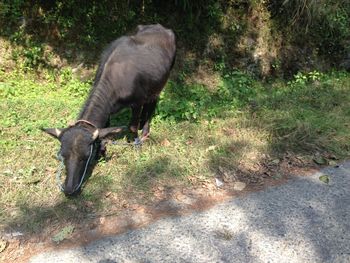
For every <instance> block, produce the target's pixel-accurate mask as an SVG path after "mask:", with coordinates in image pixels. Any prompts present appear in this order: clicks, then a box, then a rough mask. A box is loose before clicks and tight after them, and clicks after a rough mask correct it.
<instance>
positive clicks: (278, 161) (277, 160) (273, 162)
mask: <svg viewBox="0 0 350 263" xmlns="http://www.w3.org/2000/svg"><path fill="white" fill-rule="evenodd" d="M271 163H272V164H274V165H277V164H279V163H280V160H279V159H274V160H272V161H271Z"/></svg>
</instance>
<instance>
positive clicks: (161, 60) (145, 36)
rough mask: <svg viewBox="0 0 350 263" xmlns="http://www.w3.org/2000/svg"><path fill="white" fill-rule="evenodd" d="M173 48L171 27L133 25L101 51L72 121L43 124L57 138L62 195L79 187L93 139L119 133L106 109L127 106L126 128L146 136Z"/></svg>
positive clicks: (95, 145) (173, 41)
mask: <svg viewBox="0 0 350 263" xmlns="http://www.w3.org/2000/svg"><path fill="white" fill-rule="evenodd" d="M175 53H176V45H175V35H174V33H173V31H172V30H170V29H166V28H164V27H163V26H161V25H159V24H157V25H140V26H138V27H137V30H136V33H135V34H134V35H131V36H123V37H121V38H118V39H117V40H115V41H114V42H113V43H111V44H110V45H109V47H108V48H107V49H106V50H105V51H104V53H103V55H102V59H101V63H100V65H99V68H98V70H97V73H96V78H95V81H94V85H93V87H92V89H91V91H90V95H89V97H88V99H87V101H86V102H85V104H84V106H83V107H82V110H81V112H80V114H79V116H78V119H77V121H76V122H75V124H74V125H71V126H69V127H67V128H63V129H58V128H49V129H44V131H45V132H47V133H48V134H50V135H52V136H53V137H55V138H57V139H58V140H59V141H60V142H61V149H60V155H61V156H62V158H63V162H64V165H65V169H66V174H67V176H66V179H65V182H64V184H63V185H62V191H64V193H65V194H66V195H73V194H75V193H78V192H79V191H80V188H81V183H82V181H83V179H84V177H85V174H86V171H87V168H88V166H89V163H90V161H91V157H92V155H93V153H94V152H96V149H95V148H96V147H97V145H99V142H100V141H101V140H102V139H103V138H105V137H106V136H111V135H113V134H116V133H118V132H120V129H119V128H117V127H107V126H108V125H109V118H110V115H111V114H114V113H117V112H118V111H119V110H120V109H122V108H125V107H131V109H132V118H131V121H130V125H129V128H130V131H131V132H132V134H133V135H134V138H137V136H138V135H137V133H138V129H139V128H140V129H142V134H141V139H142V138H145V137H147V136H148V134H149V132H150V122H151V118H152V115H153V113H154V110H155V107H156V104H157V100H158V97H159V93H160V92H161V91H162V89H163V87H164V85H165V83H166V81H167V79H168V77H169V73H170V70H171V68H172V66H173V64H174V60H175Z"/></svg>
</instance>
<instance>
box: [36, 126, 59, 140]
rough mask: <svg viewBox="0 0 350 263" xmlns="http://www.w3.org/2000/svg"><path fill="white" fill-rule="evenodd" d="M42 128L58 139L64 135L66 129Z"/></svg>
mask: <svg viewBox="0 0 350 263" xmlns="http://www.w3.org/2000/svg"><path fill="white" fill-rule="evenodd" d="M41 130H42V131H43V132H46V133H47V134H49V135H51V136H52V137H54V138H56V139H59V138H60V137H61V136H62V133H63V131H64V129H58V128H48V129H41Z"/></svg>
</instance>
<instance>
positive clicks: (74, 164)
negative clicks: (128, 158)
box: [43, 123, 122, 196]
mask: <svg viewBox="0 0 350 263" xmlns="http://www.w3.org/2000/svg"><path fill="white" fill-rule="evenodd" d="M43 131H44V132H46V133H48V134H50V135H51V136H53V137H54V138H56V139H58V140H59V141H60V143H61V148H60V150H59V153H58V155H59V158H60V159H61V160H62V161H63V163H64V166H65V170H66V178H65V181H64V183H63V185H62V186H61V190H62V191H63V192H64V194H65V195H66V196H72V195H75V194H77V193H79V192H80V189H81V185H82V182H83V180H84V179H85V176H86V173H87V171H88V169H89V167H90V166H91V164H92V162H93V160H94V158H95V157H96V154H98V151H99V150H100V143H101V140H102V139H104V138H106V137H108V136H111V135H116V134H118V133H119V132H121V131H122V128H117V127H111V128H104V129H98V128H96V127H92V126H91V125H84V123H83V124H78V123H77V124H75V125H72V126H69V127H68V128H63V129H58V128H48V129H43Z"/></svg>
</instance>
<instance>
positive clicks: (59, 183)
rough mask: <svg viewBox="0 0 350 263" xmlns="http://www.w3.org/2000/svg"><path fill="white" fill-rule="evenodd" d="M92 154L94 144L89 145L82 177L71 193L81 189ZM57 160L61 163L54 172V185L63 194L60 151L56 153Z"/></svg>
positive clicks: (62, 165) (62, 167)
mask: <svg viewBox="0 0 350 263" xmlns="http://www.w3.org/2000/svg"><path fill="white" fill-rule="evenodd" d="M93 152H94V144H91V145H90V154H89V158H88V159H87V161H86V164H85V168H84V173H83V176H82V177H81V179H80V182H79V184H78V185H77V186H76V187H75V188H74V190H73V193H74V192H75V191H77V190H78V189H79V188H80V187H81V185H82V184H83V182H84V179H85V176H86V172H87V170H88V167H89V165H90V161H91V157H92V155H93ZM57 159H58V160H59V161H60V162H61V163H60V165H59V166H58V169H57V172H56V183H57V186H58V188H59V189H60V191H61V192H64V188H63V186H62V182H61V175H62V171H63V169H64V160H63V156H62V155H61V151H58V153H57Z"/></svg>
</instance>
